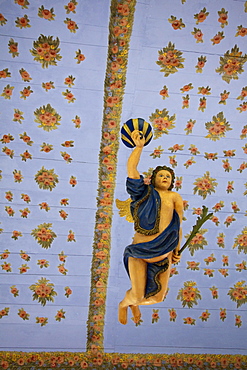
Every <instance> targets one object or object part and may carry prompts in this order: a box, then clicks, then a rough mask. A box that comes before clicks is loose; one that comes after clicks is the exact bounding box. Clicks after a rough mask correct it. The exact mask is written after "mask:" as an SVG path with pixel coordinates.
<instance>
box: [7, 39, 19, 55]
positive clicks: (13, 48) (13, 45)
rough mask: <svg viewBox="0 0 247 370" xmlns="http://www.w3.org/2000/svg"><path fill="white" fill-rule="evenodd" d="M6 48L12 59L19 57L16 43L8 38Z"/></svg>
mask: <svg viewBox="0 0 247 370" xmlns="http://www.w3.org/2000/svg"><path fill="white" fill-rule="evenodd" d="M8 47H9V53H10V54H11V55H12V58H15V57H18V56H19V51H18V42H15V41H14V39H12V38H10V39H9V43H8Z"/></svg>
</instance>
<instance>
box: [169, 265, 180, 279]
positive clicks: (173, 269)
mask: <svg viewBox="0 0 247 370" xmlns="http://www.w3.org/2000/svg"><path fill="white" fill-rule="evenodd" d="M178 274H179V272H178V270H177V268H176V267H172V268H171V269H170V277H172V276H174V275H178Z"/></svg>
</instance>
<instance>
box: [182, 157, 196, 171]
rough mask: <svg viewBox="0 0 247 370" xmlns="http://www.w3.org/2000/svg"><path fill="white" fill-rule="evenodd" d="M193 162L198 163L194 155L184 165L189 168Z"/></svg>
mask: <svg viewBox="0 0 247 370" xmlns="http://www.w3.org/2000/svg"><path fill="white" fill-rule="evenodd" d="M193 163H196V161H194V157H191V158H189V159H188V160H187V161H186V162H185V163H184V166H185V168H189V167H190V166H192V164H193Z"/></svg>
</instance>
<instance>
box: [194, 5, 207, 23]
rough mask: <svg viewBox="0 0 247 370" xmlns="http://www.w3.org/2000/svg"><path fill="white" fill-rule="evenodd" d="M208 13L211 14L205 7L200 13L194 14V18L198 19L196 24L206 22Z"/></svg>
mask: <svg viewBox="0 0 247 370" xmlns="http://www.w3.org/2000/svg"><path fill="white" fill-rule="evenodd" d="M208 15H209V12H207V9H206V8H205V7H204V8H203V9H202V10H201V11H200V12H199V13H197V14H194V19H196V24H199V23H202V22H204V21H205V19H206V18H207V16H208Z"/></svg>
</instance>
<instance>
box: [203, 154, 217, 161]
mask: <svg viewBox="0 0 247 370" xmlns="http://www.w3.org/2000/svg"><path fill="white" fill-rule="evenodd" d="M217 155H218V153H206V152H205V153H204V158H206V159H207V160H208V159H211V160H212V161H214V160H216V159H218V157H217Z"/></svg>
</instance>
